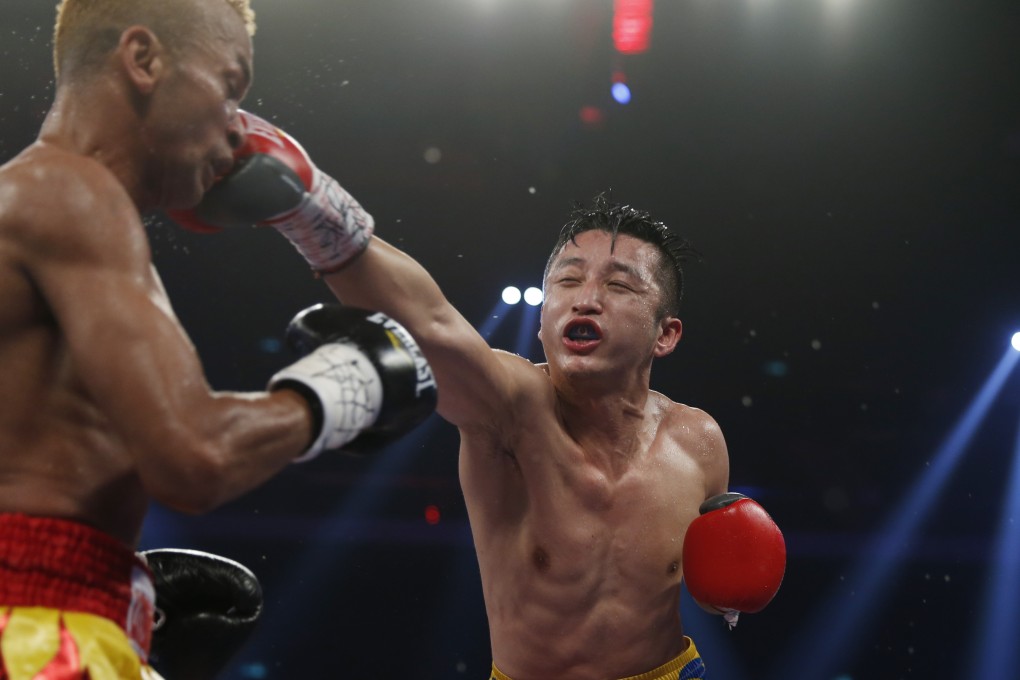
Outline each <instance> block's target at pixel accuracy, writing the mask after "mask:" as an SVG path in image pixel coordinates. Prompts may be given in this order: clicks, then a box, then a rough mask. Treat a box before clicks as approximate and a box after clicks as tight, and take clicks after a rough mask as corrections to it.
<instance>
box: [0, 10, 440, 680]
mask: <svg viewBox="0 0 1020 680" xmlns="http://www.w3.org/2000/svg"><path fill="white" fill-rule="evenodd" d="M253 33H254V17H253V14H252V12H251V9H250V8H249V5H248V0H159V2H153V1H149V0H64V1H63V2H62V3H61V4H60V5H59V7H58V14H57V21H56V31H55V44H54V53H55V54H54V57H55V66H56V71H57V81H56V96H55V101H54V102H53V105H52V107H51V109H50V111H49V113H48V115H47V116H46V119H45V121H44V123H43V125H42V129H41V131H40V134H39V138H38V140H37V141H36V142H35V143H34V144H32V145H31V146H29V147H28V148H27V149H25V150H24V151H22V152H21V153H20V154H19V155H18V156H16V157H15V158H13V159H11V160H10V161H8V162H7V163H6V164H4V165H3V166H2V167H0V299H2V300H3V305H0V374H2V375H3V376H4V378H3V388H2V389H3V398H2V400H0V402H2V406H0V657H2V659H0V678H4V679H5V680H22V679H26V680H27V679H36V680H49V679H55V678H60V680H72V679H77V678H86V677H87V678H89V679H90V680H114V679H124V678H141V677H150V676H151V675H152V671H151V670H150V669H149V668H148V666H147V664H146V653H147V651H148V645H149V637H150V634H151V627H152V614H153V606H154V603H153V585H152V581H151V573H150V571H149V568H148V566H147V565H146V564H145V562H144V560H143V559H141V558H140V557H139V556H137V555H136V554H135V552H134V550H135V548H136V544H137V541H138V537H139V533H140V530H141V527H142V523H143V520H144V517H145V514H146V508H147V505H148V503H149V501H150V500H151V499H155V500H157V501H159V502H161V503H163V504H164V505H166V506H169V507H171V508H174V509H177V510H180V511H183V512H187V513H201V512H204V511H207V510H210V509H212V508H215V507H217V506H218V505H220V504H222V503H224V502H225V501H228V500H230V499H232V498H235V497H237V496H238V495H240V494H242V493H244V492H246V491H248V490H250V489H253V488H254V487H256V486H258V485H260V484H262V483H263V482H265V481H266V480H268V479H269V478H270V477H272V476H273V475H274V474H276V473H277V472H279V471H280V470H281V469H283V468H284V467H285V466H287V465H288V464H289V463H290V462H292V461H294V460H295V459H298V458H301V459H309V458H311V457H313V456H314V455H316V454H317V453H319V452H320V451H323V450H331V449H336V448H339V447H341V446H343V445H344V444H345V443H347V442H349V441H350V440H351V439H352V438H354V437H357V436H360V435H361V434H364V433H367V432H369V431H370V430H379V431H377V432H374V434H376V435H380V434H382V433H383V432H382V431H384V430H385V428H386V426H387V423H385V422H383V421H382V418H383V416H386V414H387V413H389V414H390V416H391V417H392V416H394V414H396V415H406V412H407V411H409V410H410V411H414V412H415V414H416V417H417V416H421V417H423V416H424V415H427V412H428V411H430V410H431V408H432V407H431V404H430V399H432V398H434V395H433V394H431V393H430V391H429V389H428V388H427V386H426V388H425V389H422V390H417V388H418V387H422V385H423V383H422V380H421V378H422V376H423V375H427V374H428V367H427V363H425V362H424V360H422V359H421V358H420V353H417V355H416V352H417V348H416V347H415V346H414V345H413V341H411V340H410V338H409V337H408V336H407V335H406V332H402V329H399V327H397V326H396V325H395V324H393V323H392V322H390V321H389V320H387V319H385V318H384V317H381V316H380V315H376V314H368V313H365V312H354V311H352V310H349V309H348V310H345V312H344V313H343V314H339V315H335V314H334V315H331V314H330V313H329V312H328V311H326V312H323V311H322V310H321V309H314V310H310V317H311V318H315V319H319V321H317V322H316V324H314V329H315V333H314V337H307V336H308V332H307V329H306V331H305V335H306V337H305V338H304V342H305V347H306V349H307V350H308V351H309V354H308V355H307V356H306V357H304V358H303V359H301V360H300V361H298V362H297V363H295V364H294V365H292V366H290V367H288V368H286V369H284V370H283V371H281V372H280V373H279V374H277V375H276V376H274V377H273V379H272V381H271V388H270V389H268V390H267V391H266V392H260V393H244V394H241V393H227V392H214V391H213V390H212V389H211V388H210V387H209V385H208V383H207V381H206V379H205V377H204V375H203V372H202V368H201V365H200V362H199V358H198V357H197V355H196V353H195V350H194V348H193V346H192V344H191V343H190V342H189V340H188V338H187V336H186V335H185V333H184V331H183V329H182V328H181V326H180V324H179V323H178V321H177V319H176V318H175V316H174V314H173V312H172V310H171V308H170V304H169V302H168V300H167V297H166V295H165V292H164V290H163V288H162V286H161V284H160V281H159V278H158V277H157V275H156V272H155V271H154V270H153V268H152V265H151V258H150V250H149V244H148V242H147V239H146V234H145V230H144V228H143V225H142V218H141V215H142V213H144V212H146V211H149V210H151V209H155V208H162V207H167V208H186V207H188V206H192V205H194V204H195V203H197V202H198V201H199V199H200V198H201V197H202V195H203V193H204V191H205V190H206V189H208V188H209V186H210V185H211V184H212V183H213V180H214V178H215V177H216V176H217V175H220V174H222V173H224V172H226V171H228V170H229V169H230V168H231V167H232V165H233V162H234V161H233V155H232V154H233V151H234V149H235V148H237V147H239V146H240V145H242V144H243V143H244V133H243V130H242V129H241V128H240V127H239V124H238V118H237V116H238V105H239V103H240V101H241V99H242V98H243V97H244V95H245V93H246V92H247V90H248V87H249V84H250V82H251V77H252V42H251V36H252V34H253ZM323 314H325V316H326V317H328V318H325V317H323V316H322V315H323ZM306 317H308V315H305V316H303V317H302V318H306ZM334 321H336V322H337V324H339V325H338V326H334V327H330V324H331V323H332V322H334ZM394 329H398V330H401V332H400V333H397V332H396V331H395V330H394ZM299 331H300V329H299ZM299 334H300V333H299ZM398 335H399V337H398ZM352 337H356V338H358V340H357V341H351V340H350V338H352ZM381 357H384V358H386V361H381ZM391 360H393V361H391ZM384 364H385V366H384ZM267 377H268V376H267ZM427 377H429V376H428V375H427ZM393 384H399V385H403V386H405V387H406V386H408V385H410V386H411V387H413V388H415V389H412V390H411V392H412V397H411V398H408V399H407V401H406V402H404V403H394V399H393V398H391V389H390V388H391V387H392V385H393ZM416 390H417V391H416ZM406 392H407V390H405V393H406ZM403 424H406V423H403ZM171 680H173V679H171Z"/></svg>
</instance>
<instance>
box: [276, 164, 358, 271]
mask: <svg viewBox="0 0 1020 680" xmlns="http://www.w3.org/2000/svg"><path fill="white" fill-rule="evenodd" d="M267 224H269V225H271V226H273V227H275V228H276V229H277V230H278V231H280V232H281V233H282V234H283V235H284V236H286V237H287V239H289V240H290V242H291V243H293V244H294V247H295V248H297V250H298V252H300V253H301V254H302V255H303V256H304V258H305V260H306V261H307V262H308V264H309V265H310V266H311V267H312V269H313V270H315V271H316V272H318V273H320V274H328V273H331V272H335V271H338V270H340V269H342V268H343V267H344V266H346V265H347V264H348V263H350V262H351V260H353V259H354V258H356V257H357V256H358V255H360V254H361V253H362V252H363V251H364V250H365V248H367V247H368V242H369V239H371V237H372V233H373V232H374V231H375V220H373V219H372V216H371V215H370V214H368V213H367V212H366V211H365V209H364V208H362V207H361V204H360V203H358V201H357V200H356V199H355V198H354V197H353V196H351V195H350V194H349V193H347V191H346V190H345V189H344V188H343V187H341V186H340V184H339V183H338V182H337V181H336V180H335V179H333V178H332V177H330V176H329V175H327V174H325V173H323V172H321V171H320V170H319V169H318V168H315V174H314V178H313V181H312V190H311V191H310V192H308V193H306V194H305V197H304V199H303V200H302V201H301V203H299V204H298V206H297V207H296V208H294V210H292V211H290V212H288V213H287V214H285V215H282V216H279V217H275V218H273V219H270V220H268V221H267Z"/></svg>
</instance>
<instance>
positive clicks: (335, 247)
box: [168, 111, 375, 272]
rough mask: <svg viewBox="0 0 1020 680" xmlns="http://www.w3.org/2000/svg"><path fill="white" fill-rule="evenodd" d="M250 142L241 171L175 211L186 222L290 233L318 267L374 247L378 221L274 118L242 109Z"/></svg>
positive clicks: (239, 160) (239, 159)
mask: <svg viewBox="0 0 1020 680" xmlns="http://www.w3.org/2000/svg"><path fill="white" fill-rule="evenodd" d="M238 116H239V118H240V122H241V127H242V129H243V131H244V137H245V142H244V144H243V145H242V146H241V147H240V148H238V149H237V151H235V152H234V160H235V161H236V162H235V165H234V168H233V169H232V170H231V171H230V172H229V173H228V174H227V175H225V176H224V177H221V178H220V179H219V180H217V182H216V183H215V184H214V185H213V186H212V188H210V189H209V191H208V192H206V194H205V196H203V197H202V201H201V202H200V203H199V204H198V205H197V206H196V207H195V208H194V209H192V210H172V211H168V214H169V216H170V217H171V218H172V219H173V220H174V221H175V222H177V223H178V224H180V225H181V226H183V227H185V228H187V229H190V230H192V231H198V232H203V233H210V232H215V231H219V230H221V229H227V228H232V227H240V226H244V227H247V226H251V225H254V224H267V225H269V226H272V227H274V228H276V229H277V230H279V231H280V232H281V233H283V234H284V235H285V236H286V237H287V238H288V239H290V241H291V242H292V243H293V244H294V246H295V247H296V248H297V249H298V251H299V252H300V253H301V254H302V255H304V257H305V259H306V260H307V261H308V263H309V264H310V265H311V267H312V269H315V270H316V271H319V272H331V271H336V270H338V269H340V268H341V267H343V266H344V265H345V264H347V263H348V262H349V261H351V260H353V259H354V258H355V257H357V256H358V255H359V254H360V253H361V252H362V251H364V249H365V248H367V247H368V241H369V238H370V237H371V236H372V232H373V230H374V228H375V222H374V221H373V220H372V216H371V215H369V214H368V213H367V212H365V210H364V209H363V208H362V207H361V205H360V204H359V203H358V202H357V201H356V200H355V199H354V197H352V196H351V195H350V194H349V193H347V192H346V191H345V190H344V189H343V187H341V186H340V185H339V184H338V183H337V181H336V180H335V179H333V178H332V177H330V176H329V175H327V174H325V173H323V172H322V171H321V170H319V169H318V168H317V167H315V165H314V164H313V163H312V161H311V159H310V158H309V157H308V154H307V153H305V150H304V149H303V148H302V147H301V145H300V144H298V143H297V141H296V140H295V139H294V138H293V137H291V136H290V135H288V134H287V133H285V132H283V131H282V130H280V129H279V128H277V127H275V126H273V125H272V124H271V123H269V122H268V121H265V120H263V119H262V118H259V117H258V116H256V115H254V114H251V113H248V112H247V111H240V112H238Z"/></svg>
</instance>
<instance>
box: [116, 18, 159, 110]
mask: <svg viewBox="0 0 1020 680" xmlns="http://www.w3.org/2000/svg"><path fill="white" fill-rule="evenodd" d="M116 54H117V58H118V60H119V62H120V66H121V68H122V69H123V70H124V74H125V76H126V77H127V79H128V80H129V81H130V82H131V84H132V85H133V86H134V87H135V89H136V90H138V91H139V92H140V93H142V94H151V93H152V91H153V90H154V89H155V87H156V83H157V82H159V79H160V77H161V76H162V75H163V70H164V68H165V66H166V64H165V63H164V59H165V54H166V50H165V49H164V47H163V43H161V42H160V40H159V38H157V37H156V34H155V33H153V32H152V31H151V30H149V29H148V28H146V27H145V26H129V27H128V28H126V29H124V32H123V33H121V34H120V41H119V42H118V43H117V51H116Z"/></svg>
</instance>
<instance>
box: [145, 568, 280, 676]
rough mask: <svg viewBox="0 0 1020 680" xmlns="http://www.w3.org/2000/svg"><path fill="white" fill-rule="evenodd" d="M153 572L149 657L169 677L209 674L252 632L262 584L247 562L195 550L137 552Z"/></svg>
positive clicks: (260, 607)
mask: <svg viewBox="0 0 1020 680" xmlns="http://www.w3.org/2000/svg"><path fill="white" fill-rule="evenodd" d="M141 555H142V557H144V558H145V561H146V562H148V564H149V568H150V569H151V570H152V574H153V585H154V586H155V589H156V620H155V621H154V623H153V630H152V650H151V652H150V654H149V661H150V662H151V663H152V665H153V667H154V668H156V669H157V670H158V671H159V672H160V673H161V674H162V675H163V676H165V677H166V678H167V680H207V679H208V680H211V679H212V678H215V677H216V675H217V674H218V673H219V672H220V671H222V670H223V668H224V667H226V665H227V663H228V662H229V661H230V659H231V658H232V657H233V656H234V655H235V654H236V653H237V651H238V650H239V649H240V648H241V646H242V645H243V644H244V643H245V641H246V640H247V639H248V637H249V636H250V635H251V632H252V630H253V629H254V628H255V624H256V622H257V621H258V618H259V615H260V614H261V613H262V588H261V586H260V585H259V581H258V579H257V578H256V577H255V574H253V573H252V572H251V571H250V570H249V569H248V568H247V567H245V566H244V565H242V564H239V563H237V562H234V561H233V560H229V559H227V558H225V557H220V556H218V555H212V554H209V553H205V552H200V551H197V550H179V549H160V550H149V551H146V552H143V553H141Z"/></svg>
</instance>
